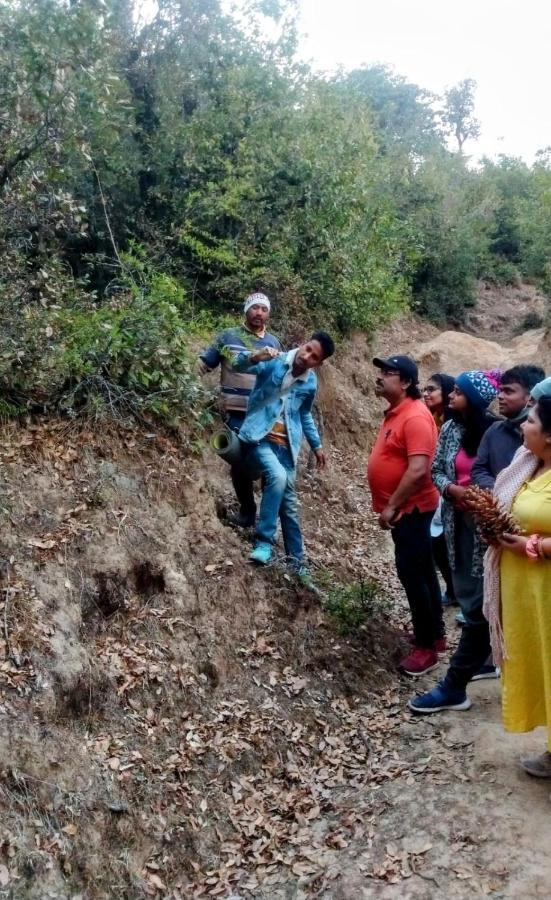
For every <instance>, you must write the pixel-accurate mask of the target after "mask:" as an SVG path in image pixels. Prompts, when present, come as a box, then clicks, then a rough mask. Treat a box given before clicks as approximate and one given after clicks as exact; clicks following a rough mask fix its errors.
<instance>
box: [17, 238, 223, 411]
mask: <svg viewBox="0 0 551 900" xmlns="http://www.w3.org/2000/svg"><path fill="white" fill-rule="evenodd" d="M122 264H123V270H122V276H121V279H120V282H119V284H118V285H117V286H116V289H115V290H114V292H113V294H112V296H111V298H110V299H109V300H105V301H104V302H103V303H101V304H100V303H98V302H97V301H95V299H94V297H93V295H91V294H90V293H89V292H88V293H87V292H86V291H85V290H83V289H82V288H81V287H80V288H79V286H78V285H75V284H74V283H73V285H72V287H73V292H72V295H71V294H69V292H68V288H67V285H65V288H66V294H65V295H64V301H65V302H64V305H63V306H62V305H61V304H54V305H52V306H51V307H50V306H48V307H43V306H42V305H40V304H38V305H35V306H31V305H26V306H21V307H19V308H17V306H16V305H15V304H12V315H15V314H16V313H18V322H19V329H18V331H19V333H18V342H17V344H19V345H20V347H22V348H24V349H19V348H18V346H17V345H16V344H15V343H14V340H13V335H12V334H11V333H10V334H4V335H3V338H0V348H2V343H3V344H4V347H3V348H2V349H3V351H4V352H0V358H1V359H2V362H3V371H2V376H3V381H4V385H5V394H6V397H7V398H8V400H9V398H10V397H15V398H17V401H18V405H19V408H20V409H24V408H35V409H36V408H37V407H40V406H42V407H43V408H44V409H45V410H48V409H49V410H54V409H57V410H59V411H62V412H64V413H65V414H68V415H70V416H75V415H77V414H86V415H92V416H93V417H94V418H101V417H104V416H109V417H111V418H115V419H124V418H127V417H137V418H144V417H151V416H153V417H157V418H161V419H163V420H165V421H168V422H173V423H176V422H178V421H187V422H189V423H191V424H197V425H201V424H203V423H204V422H205V421H206V420H207V419H208V416H209V413H208V399H209V395H208V393H207V391H206V390H205V389H204V388H203V386H202V384H201V383H200V381H198V379H197V377H196V375H195V374H194V365H195V357H194V354H193V353H192V352H191V350H190V339H191V337H192V336H196V335H197V334H198V333H201V332H202V331H203V329H205V328H208V329H209V330H210V327H211V326H213V325H214V324H215V323H214V321H213V320H212V318H209V317H205V316H202V317H200V318H199V319H197V317H194V315H193V311H192V309H191V307H190V304H189V302H188V299H187V295H186V293H185V291H184V289H183V288H182V287H181V286H180V285H179V284H178V283H177V282H176V281H175V279H173V278H171V277H170V276H168V275H166V274H163V273H158V272H156V271H155V270H154V269H152V268H150V267H149V266H148V265H147V263H146V262H145V261H144V259H143V254H142V253H141V252H139V251H138V252H136V253H134V255H130V254H127V255H125V256H123V257H122ZM58 276H59V273H58ZM61 294H62V292H61V291H60V295H61ZM8 344H11V346H10V347H8V346H7V345H8ZM29 363H31V364H30V365H29Z"/></svg>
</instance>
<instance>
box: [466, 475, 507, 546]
mask: <svg viewBox="0 0 551 900" xmlns="http://www.w3.org/2000/svg"><path fill="white" fill-rule="evenodd" d="M463 502H464V503H465V506H466V507H467V509H468V510H469V512H470V513H471V515H472V517H473V519H474V520H475V522H476V524H477V525H478V527H479V528H480V531H481V532H482V537H483V538H484V540H485V541H487V543H488V544H495V542H496V541H497V540H498V539H499V538H500V537H501V535H502V534H520V533H521V529H520V527H519V525H518V523H517V522H516V521H515V519H514V518H513V517H512V516H511V515H510V513H507V512H504V511H503V510H502V509H500V507H499V505H498V502H497V500H496V498H495V497H494V495H493V494H492V492H491V491H488V490H485V489H484V488H481V487H478V486H477V485H475V484H471V485H470V486H469V487H468V488H467V493H466V494H465V497H464V500H463Z"/></svg>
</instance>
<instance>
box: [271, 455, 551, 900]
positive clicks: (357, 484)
mask: <svg viewBox="0 0 551 900" xmlns="http://www.w3.org/2000/svg"><path fill="white" fill-rule="evenodd" d="M350 464H351V463H350V460H349V461H348V465H350ZM340 467H341V471H342V470H346V468H347V461H346V460H345V459H341V460H340ZM359 474H360V473H357V472H354V471H353V470H352V469H351V470H349V477H348V485H349V488H348V498H347V502H346V503H344V505H345V506H348V508H349V509H350V510H352V511H353V516H352V518H354V528H353V527H352V523H351V522H347V521H346V520H347V518H348V517H347V516H344V517H343V519H342V521H341V523H340V525H341V528H342V529H343V531H345V532H347V533H348V534H349V535H350V543H349V546H348V548H347V557H348V558H349V559H355V560H356V561H357V563H359V564H360V567H361V566H365V569H366V573H367V574H368V575H369V574H374V575H375V576H377V577H378V578H381V577H382V579H383V581H384V582H385V583H387V584H389V586H390V588H391V591H392V594H393V595H394V597H395V598H396V603H397V607H398V609H399V610H400V613H399V615H400V616H401V618H402V623H403V625H405V626H408V624H409V623H408V618H409V617H408V613H407V611H406V602H405V597H404V596H403V594H402V591H401V587H400V585H399V583H398V581H397V579H396V575H395V570H394V565H393V559H392V546H391V543H390V541H388V542H386V543H385V540H384V538H383V540H382V542H381V543H379V546H378V550H377V552H376V553H374V552H373V545H374V541H375V540H379V541H380V539H381V534H380V532H379V531H378V528H377V525H376V523H375V521H374V519H373V516H372V514H371V513H370V510H369V508H368V507H366V505H365V493H364V492H365V486H364V484H363V483H362V479H361V477H359ZM320 528H321V534H320V537H319V540H320V544H321V545H324V544H325V545H326V544H327V542H328V541H329V535H330V533H331V530H332V528H333V526H332V524H331V520H330V519H329V520H328V521H327V522H325V523H324V525H323V526H320ZM325 531H326V532H327V535H325V534H324V532H325ZM455 612H456V610H448V611H446V619H447V630H448V637H449V640H450V642H451V644H452V649H451V651H450V652H453V645H455V643H456V642H457V640H458V638H459V628H458V626H457V625H456V624H455ZM449 655H450V653H448V654H447V655H446V656H445V657H442V660H441V664H440V667H439V669H438V670H437V671H436V672H432V673H430V674H429V675H427V676H424V677H423V678H420V679H409V678H407V677H406V676H399V675H398V674H397V675H396V682H395V687H394V688H393V689H391V691H390V692H389V693H388V695H386V702H385V703H384V705H383V707H382V709H377V711H376V712H375V713H374V715H376V716H378V715H383V716H384V718H385V719H386V726H387V729H388V730H387V732H386V737H385V740H384V741H383V744H382V751H381V748H379V750H378V751H377V752H378V753H380V756H379V759H378V765H379V766H380V771H381V772H382V778H381V782H380V783H379V784H375V785H373V784H371V785H370V786H369V788H368V789H358V787H357V785H356V784H355V785H354V786H353V787H352V788H351V789H348V790H346V789H345V790H344V791H343V794H342V796H341V798H340V804H341V807H342V809H343V810H345V811H346V810H347V809H348V810H350V811H351V813H352V812H353V813H354V814H357V816H358V820H357V836H356V837H355V838H354V839H353V840H352V841H351V842H350V844H349V846H348V847H346V848H345V849H342V850H341V853H340V854H339V857H338V860H335V862H334V865H335V868H336V870H338V876H336V877H335V880H334V882H333V883H331V882H329V884H328V885H326V887H325V888H324V890H323V891H321V892H320V893H319V896H321V897H323V898H324V900H350V898H357V897H358V898H364V897H365V898H368V897H381V898H387V897H388V898H400V900H402V898H403V900H406V898H409V897H415V898H417V897H419V898H426V900H429V898H430V900H432V898H440V897H458V898H471V897H482V896H492V897H504V898H505V897H507V898H519V897H523V898H532V897H551V857H550V854H549V847H550V846H551V784H550V783H546V782H544V781H543V782H542V781H538V780H535V779H530V778H529V776H527V775H524V773H523V772H522V770H521V769H520V767H519V765H518V760H519V758H520V757H521V756H523V755H530V754H535V753H540V752H542V750H543V749H545V740H546V734H545V731H544V729H538V730H537V731H535V732H533V733H531V734H526V735H511V734H507V733H506V732H505V731H504V729H503V727H502V725H501V702H500V686H501V685H500V682H499V681H482V682H478V683H475V684H473V685H471V686H470V688H469V694H470V696H471V697H472V700H473V705H472V707H471V709H470V710H468V711H467V712H462V713H453V712H447V713H439V714H435V715H433V716H415V715H413V714H411V713H410V712H409V711H408V710H407V708H406V703H407V700H408V699H409V698H410V697H411V696H412V695H413V694H415V693H416V692H422V691H424V690H428V689H429V688H430V687H431V686H432V685H433V684H434V683H435V681H436V680H438V678H441V677H443V675H444V673H445V670H446V664H447V660H448V659H449ZM357 711H358V713H361V712H362V705H361V704H360V706H359V708H358V710H357ZM368 715H369V713H368ZM386 776H388V777H386ZM344 815H345V818H346V812H345V814H344ZM328 871H329V872H331V864H329V866H328ZM316 895H317V894H316ZM263 896H266V897H268V896H270V895H269V894H265V895H263ZM282 896H288V895H287V894H285V895H284V894H282ZM297 896H300V894H299V895H297ZM305 896H309V894H308V893H306V894H305Z"/></svg>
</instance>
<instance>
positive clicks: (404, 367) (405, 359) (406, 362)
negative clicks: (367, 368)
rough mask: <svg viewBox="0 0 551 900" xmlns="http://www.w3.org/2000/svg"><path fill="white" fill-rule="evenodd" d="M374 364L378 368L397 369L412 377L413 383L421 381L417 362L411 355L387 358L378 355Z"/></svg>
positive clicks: (405, 375) (404, 375) (406, 376)
mask: <svg viewBox="0 0 551 900" xmlns="http://www.w3.org/2000/svg"><path fill="white" fill-rule="evenodd" d="M373 365H374V366H376V367H377V368H378V369H396V371H397V372H399V373H400V375H403V377H404V378H410V379H411V381H412V382H413V384H417V383H418V381H419V370H418V368H417V364H416V363H415V362H414V361H413V360H412V359H411V357H409V356H389V357H388V358H387V359H381V358H380V357H378V356H376V357H375V359H374V360H373Z"/></svg>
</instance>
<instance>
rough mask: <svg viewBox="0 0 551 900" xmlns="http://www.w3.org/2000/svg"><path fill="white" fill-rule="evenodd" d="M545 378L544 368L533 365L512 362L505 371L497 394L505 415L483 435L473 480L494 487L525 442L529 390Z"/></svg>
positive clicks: (478, 483) (500, 410) (474, 467)
mask: <svg viewBox="0 0 551 900" xmlns="http://www.w3.org/2000/svg"><path fill="white" fill-rule="evenodd" d="M544 378H545V372H544V371H543V369H542V368H540V366H533V365H520V366H513V368H512V369H507V371H505V372H504V373H503V375H502V376H501V388H500V391H499V394H498V396H497V402H498V408H499V412H500V413H501V415H502V416H503V419H499V420H498V421H497V422H494V424H493V425H490V427H489V428H488V430H487V431H486V432H485V433H484V434H483V436H482V440H481V441H480V445H479V447H478V452H477V456H476V460H475V462H474V464H473V467H472V470H471V478H472V481H473V484H477V485H478V486H479V487H481V488H486V489H487V490H490V491H492V490H493V488H494V483H495V480H496V477H497V475H498V474H499V472H501V470H502V469H505V467H506V466H508V465H509V463H510V462H511V460H512V458H513V456H514V455H515V453H516V452H517V450H518V448H519V447H520V445H521V444H522V432H521V430H520V426H521V425H522V423H523V422H524V421H525V419H526V416H527V415H528V403H529V400H530V391H531V390H532V388H533V387H534V386H535V385H536V384H538V382H540V381H542V379H544Z"/></svg>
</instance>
